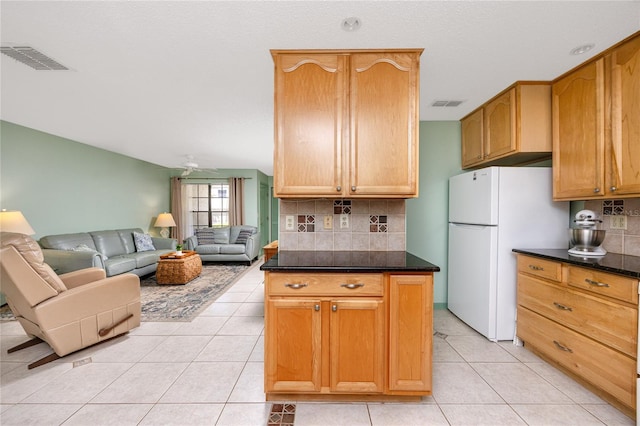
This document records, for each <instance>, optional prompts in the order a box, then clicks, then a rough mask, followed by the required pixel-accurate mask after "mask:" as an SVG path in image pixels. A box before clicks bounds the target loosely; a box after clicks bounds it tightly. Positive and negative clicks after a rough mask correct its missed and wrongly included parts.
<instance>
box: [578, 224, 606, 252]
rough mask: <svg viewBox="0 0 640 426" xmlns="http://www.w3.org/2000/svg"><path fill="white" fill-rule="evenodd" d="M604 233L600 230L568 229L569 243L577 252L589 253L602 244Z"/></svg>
mask: <svg viewBox="0 0 640 426" xmlns="http://www.w3.org/2000/svg"><path fill="white" fill-rule="evenodd" d="M605 233H606V231H604V230H601V229H574V228H572V229H569V243H570V244H571V247H573V248H574V249H577V250H583V251H590V250H593V249H595V248H596V247H598V246H600V244H602V241H604V235H605Z"/></svg>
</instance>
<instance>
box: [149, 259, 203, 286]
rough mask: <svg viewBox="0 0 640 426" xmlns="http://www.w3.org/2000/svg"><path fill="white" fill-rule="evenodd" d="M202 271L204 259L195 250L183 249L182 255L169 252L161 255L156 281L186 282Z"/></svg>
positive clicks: (161, 282) (168, 282)
mask: <svg viewBox="0 0 640 426" xmlns="http://www.w3.org/2000/svg"><path fill="white" fill-rule="evenodd" d="M200 272H202V259H200V256H198V254H197V253H196V252H195V251H183V252H182V255H181V256H178V255H176V254H175V253H169V254H165V255H162V256H160V260H159V261H158V269H157V270H156V281H157V282H158V284H186V283H188V282H189V281H191V280H192V279H194V278H195V277H197V276H198V275H200Z"/></svg>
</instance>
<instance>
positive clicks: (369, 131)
mask: <svg viewBox="0 0 640 426" xmlns="http://www.w3.org/2000/svg"><path fill="white" fill-rule="evenodd" d="M421 53H422V49H400V50H384V51H383V50H357V51H330V50H315V51H291V50H272V51H271V54H272V56H273V60H274V63H275V149H274V152H275V158H274V166H275V169H274V195H275V196H276V197H281V198H296V197H298V198H306V197H330V198H343V197H349V198H358V197H363V198H411V197H417V196H418V130H419V115H418V113H419V72H420V69H419V59H420V54H421Z"/></svg>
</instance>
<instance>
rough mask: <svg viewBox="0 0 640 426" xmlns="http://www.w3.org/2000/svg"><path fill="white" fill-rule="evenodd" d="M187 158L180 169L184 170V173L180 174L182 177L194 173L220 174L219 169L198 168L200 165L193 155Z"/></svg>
mask: <svg viewBox="0 0 640 426" xmlns="http://www.w3.org/2000/svg"><path fill="white" fill-rule="evenodd" d="M185 157H186V160H185V161H184V162H183V163H182V165H181V167H180V169H182V173H181V174H180V176H182V177H185V176H189V175H190V174H191V173H193V172H205V173H213V174H216V173H218V170H217V169H207V168H200V167H199V166H198V163H196V162H195V161H194V158H193V156H192V155H187V156H185Z"/></svg>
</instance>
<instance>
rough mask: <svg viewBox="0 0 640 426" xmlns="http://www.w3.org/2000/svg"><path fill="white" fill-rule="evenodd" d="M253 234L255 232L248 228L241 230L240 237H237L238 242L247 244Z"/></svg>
mask: <svg viewBox="0 0 640 426" xmlns="http://www.w3.org/2000/svg"><path fill="white" fill-rule="evenodd" d="M251 234H253V233H252V232H251V231H249V230H248V229H242V230H240V233H239V234H238V238H236V244H247V240H248V239H249V237H250V236H251Z"/></svg>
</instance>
